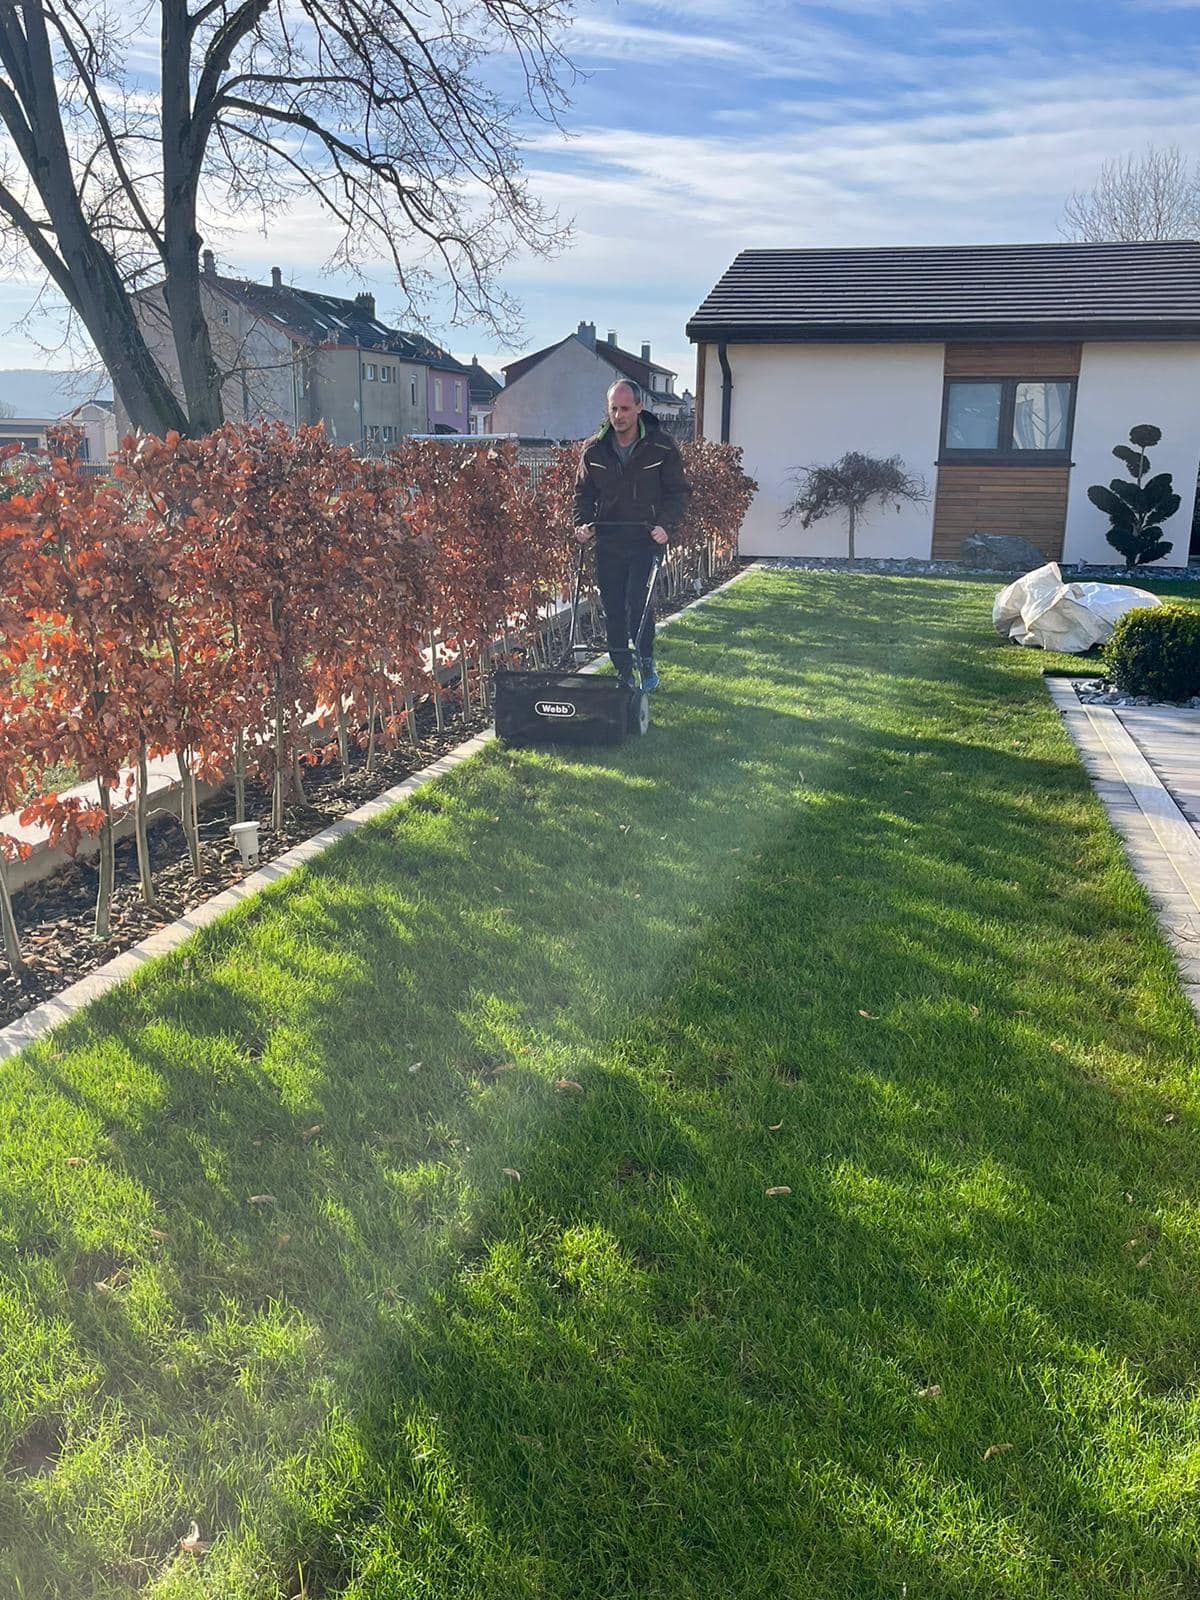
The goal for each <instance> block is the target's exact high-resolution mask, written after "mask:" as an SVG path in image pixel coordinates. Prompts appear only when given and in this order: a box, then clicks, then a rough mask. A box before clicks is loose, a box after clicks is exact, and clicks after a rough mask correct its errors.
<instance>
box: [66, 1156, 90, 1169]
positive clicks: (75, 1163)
mask: <svg viewBox="0 0 1200 1600" xmlns="http://www.w3.org/2000/svg"><path fill="white" fill-rule="evenodd" d="M87 1164H88V1158H87V1157H86V1156H68V1157H67V1165H68V1166H69V1167H86V1166H87Z"/></svg>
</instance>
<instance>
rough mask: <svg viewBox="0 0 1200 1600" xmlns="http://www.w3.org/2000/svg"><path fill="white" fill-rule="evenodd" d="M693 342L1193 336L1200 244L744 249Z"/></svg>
mask: <svg viewBox="0 0 1200 1600" xmlns="http://www.w3.org/2000/svg"><path fill="white" fill-rule="evenodd" d="M687 332H688V336H689V337H690V338H691V339H693V340H707V339H720V338H728V339H740V340H752V339H761V340H768V341H769V340H776V339H778V340H802V339H855V338H858V339H868V338H887V339H895V338H905V337H909V338H918V339H919V338H944V337H954V336H957V337H963V338H969V337H972V336H974V337H1003V336H1005V335H1009V336H1017V335H1031V334H1033V335H1043V336H1045V337H1053V336H1058V337H1063V336H1066V335H1072V336H1074V337H1077V338H1080V337H1092V338H1097V337H1103V336H1105V335H1106V334H1108V335H1111V336H1113V337H1135V336H1136V335H1137V334H1138V333H1144V334H1145V335H1146V336H1148V337H1153V336H1154V335H1158V336H1160V337H1161V336H1189V335H1190V336H1192V337H1200V244H1197V243H1195V242H1193V241H1190V240H1180V241H1175V242H1167V243H1155V244H1027V245H961V246H949V247H940V246H934V247H924V248H904V249H893V248H882V249H872V250H849V249H847V250H743V251H742V253H741V254H740V255H739V256H738V257H737V259H736V260H735V261H734V262H733V265H732V266H731V267H730V268H729V269H728V271H727V272H726V273H725V274H724V276H723V277H722V278H721V280H720V281H719V282H718V283H717V285H716V287H715V288H714V289H713V290H712V292H711V293H710V294H709V295H708V297H707V298H706V299H705V301H704V302H703V304H702V305H701V306H700V307H699V309H698V310H697V311H696V313H695V315H694V316H693V317H692V319H691V321H690V322H689V323H688V325H687Z"/></svg>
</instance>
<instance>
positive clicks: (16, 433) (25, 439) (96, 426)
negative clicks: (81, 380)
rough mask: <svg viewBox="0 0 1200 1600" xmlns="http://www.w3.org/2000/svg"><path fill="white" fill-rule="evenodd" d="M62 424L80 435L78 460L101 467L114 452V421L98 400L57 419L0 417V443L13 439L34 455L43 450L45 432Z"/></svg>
mask: <svg viewBox="0 0 1200 1600" xmlns="http://www.w3.org/2000/svg"><path fill="white" fill-rule="evenodd" d="M64 424H66V425H69V426H71V427H74V428H78V429H79V432H80V433H81V434H82V439H81V441H80V460H82V461H87V462H90V463H91V464H92V465H93V466H101V465H103V464H104V463H105V462H106V461H108V459H109V457H110V456H114V455H115V454H116V453H117V445H118V442H119V436H118V433H117V419H116V416H115V415H114V412H113V408H112V406H111V405H106V404H105V403H104V402H103V401H101V400H87V401H85V402H84V404H83V405H79V406H75V407H74V408H73V409H72V410H70V411H64V412H63V414H62V415H61V416H58V417H2V418H0V444H11V443H12V442H13V441H14V440H16V441H18V442H19V443H20V445H21V448H22V449H23V450H27V451H29V452H30V453H31V454H38V453H40V452H41V451H44V450H45V448H46V434H47V431H48V430H49V429H50V428H53V427H56V426H61V425H64Z"/></svg>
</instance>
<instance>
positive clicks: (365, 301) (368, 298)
mask: <svg viewBox="0 0 1200 1600" xmlns="http://www.w3.org/2000/svg"><path fill="white" fill-rule="evenodd" d="M354 304H355V305H356V306H357V307H358V309H359V310H360V311H361V312H362V314H363V316H364V317H367V318H369V320H370V321H371V322H374V321H375V296H374V295H373V294H371V293H370V292H369V291H368V290H365V289H364V291H363V292H362V294H356V295H355V296H354Z"/></svg>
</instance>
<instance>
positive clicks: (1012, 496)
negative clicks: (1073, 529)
mask: <svg viewBox="0 0 1200 1600" xmlns="http://www.w3.org/2000/svg"><path fill="white" fill-rule="evenodd" d="M1070 476H1071V469H1070V467H1019V466H1017V467H968V466H961V467H949V466H942V467H939V468H938V479H937V498H936V500H935V501H934V508H933V551H932V558H933V560H934V561H956V560H957V559H958V554H959V549H960V546H961V545H962V541H963V540H964V539H965V538H966V537H967V535H968V534H969V533H1012V534H1020V535H1021V536H1022V537H1023V538H1025V539H1028V540H1029V541H1030V543H1031V544H1035V545H1037V547H1038V549H1039V550H1041V551H1042V552H1043V553H1044V554H1045V557H1046V560H1047V561H1058V560H1060V559H1061V557H1062V547H1063V530H1064V528H1065V526H1066V521H1067V484H1068V481H1069V479H1070Z"/></svg>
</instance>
